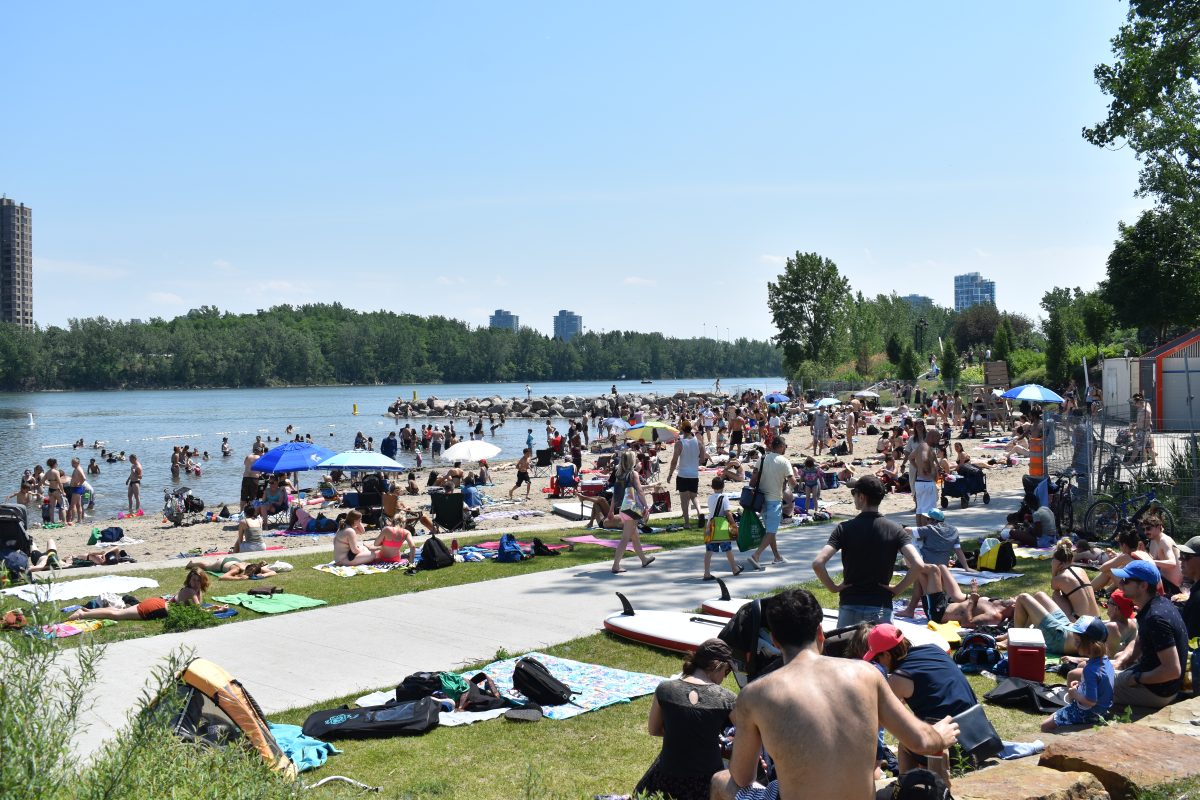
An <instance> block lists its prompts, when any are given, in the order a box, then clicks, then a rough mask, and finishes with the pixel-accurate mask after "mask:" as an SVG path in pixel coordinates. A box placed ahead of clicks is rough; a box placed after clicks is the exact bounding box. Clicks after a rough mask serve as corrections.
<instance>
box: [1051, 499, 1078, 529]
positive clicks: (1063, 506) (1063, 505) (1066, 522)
mask: <svg viewBox="0 0 1200 800" xmlns="http://www.w3.org/2000/svg"><path fill="white" fill-rule="evenodd" d="M1063 491H1066V490H1063ZM1054 524H1055V525H1057V526H1058V535H1059V536H1065V535H1067V534H1069V533H1071V532H1072V531H1073V530H1075V503H1074V501H1073V500H1071V497H1070V495H1067V496H1065V497H1063V498H1062V499H1061V500H1059V501H1058V508H1057V509H1055V513H1054Z"/></svg>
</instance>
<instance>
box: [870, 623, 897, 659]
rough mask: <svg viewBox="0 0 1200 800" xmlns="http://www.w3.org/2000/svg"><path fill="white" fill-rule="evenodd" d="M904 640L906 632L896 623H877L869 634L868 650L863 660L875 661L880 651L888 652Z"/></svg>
mask: <svg viewBox="0 0 1200 800" xmlns="http://www.w3.org/2000/svg"><path fill="white" fill-rule="evenodd" d="M903 641H904V634H903V633H901V632H900V629H899V628H897V627H896V626H895V625H892V624H890V623H887V622H885V623H883V624H881V625H876V626H875V627H874V628H871V632H870V633H868V634H867V652H866V653H864V654H863V661H873V660H874V659H875V657H876V656H878V655H879V654H880V653H886V652H887V651H888V650H891V649H892V648H893V647H895V646H896V645H898V644H900V643H901V642H903Z"/></svg>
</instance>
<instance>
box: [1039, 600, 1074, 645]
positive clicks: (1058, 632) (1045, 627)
mask: <svg viewBox="0 0 1200 800" xmlns="http://www.w3.org/2000/svg"><path fill="white" fill-rule="evenodd" d="M1070 627H1071V620H1069V619H1067V615H1066V614H1064V613H1063V611H1062V609H1061V608H1056V609H1054V610H1053V611H1052V612H1050V613H1049V614H1047V615H1046V616H1044V617H1042V621H1041V622H1039V623H1038V628H1040V629H1041V631H1042V634H1043V635H1044V636H1045V637H1046V655H1053V656H1061V655H1062V654H1063V647H1064V645H1066V642H1067V634H1068V633H1069V632H1070V631H1069V630H1068V629H1069V628H1070Z"/></svg>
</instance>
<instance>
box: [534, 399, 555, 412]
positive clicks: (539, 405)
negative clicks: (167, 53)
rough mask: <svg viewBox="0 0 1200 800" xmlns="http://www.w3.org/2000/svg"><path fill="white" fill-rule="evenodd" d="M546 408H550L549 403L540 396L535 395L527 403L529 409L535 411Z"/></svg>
mask: <svg viewBox="0 0 1200 800" xmlns="http://www.w3.org/2000/svg"><path fill="white" fill-rule="evenodd" d="M548 408H550V404H549V403H548V402H546V401H545V400H544V399H542V398H541V397H535V398H534V399H533V400H532V401H530V403H529V410H530V411H535V412H536V411H545V410H547V409H548Z"/></svg>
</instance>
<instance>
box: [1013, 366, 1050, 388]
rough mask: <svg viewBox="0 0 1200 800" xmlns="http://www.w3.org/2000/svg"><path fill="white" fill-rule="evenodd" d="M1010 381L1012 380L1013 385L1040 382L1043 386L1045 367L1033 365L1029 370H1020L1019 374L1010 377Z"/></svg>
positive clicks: (1044, 383)
mask: <svg viewBox="0 0 1200 800" xmlns="http://www.w3.org/2000/svg"><path fill="white" fill-rule="evenodd" d="M1011 382H1012V385H1013V386H1024V385H1025V384H1027V383H1037V384H1041V385H1042V386H1045V385H1046V368H1045V367H1044V366H1042V367H1034V368H1033V369H1031V370H1027V371H1025V372H1022V373H1021V374H1019V375H1017V376H1016V377H1015V378H1011Z"/></svg>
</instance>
